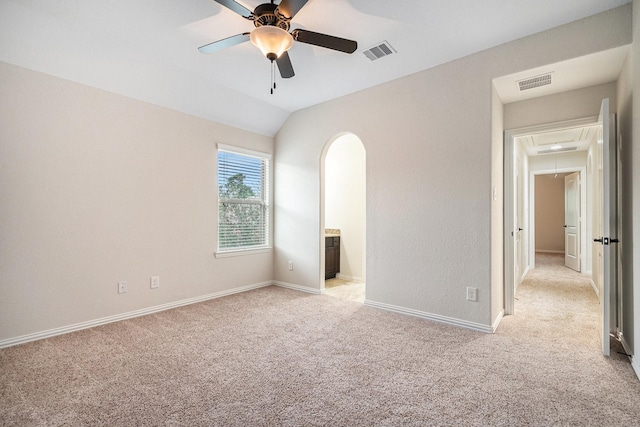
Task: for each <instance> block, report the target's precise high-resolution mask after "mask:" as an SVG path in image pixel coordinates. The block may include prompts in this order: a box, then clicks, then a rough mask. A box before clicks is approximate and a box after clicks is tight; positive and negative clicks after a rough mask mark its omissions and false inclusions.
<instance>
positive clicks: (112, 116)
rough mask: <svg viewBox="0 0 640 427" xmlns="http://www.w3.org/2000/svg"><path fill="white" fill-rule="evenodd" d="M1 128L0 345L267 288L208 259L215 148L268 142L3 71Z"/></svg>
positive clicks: (252, 273) (213, 230) (259, 264)
mask: <svg viewBox="0 0 640 427" xmlns="http://www.w3.org/2000/svg"><path fill="white" fill-rule="evenodd" d="M0 121H1V123H0V254H1V255H0V287H1V295H0V300H1V301H2V308H1V309H0V342H2V340H6V339H10V338H16V337H20V336H25V335H29V334H33V333H39V332H42V331H46V330H50V329H55V328H61V327H67V326H69V325H75V324H79V323H83V322H89V321H95V320H96V319H101V318H108V317H110V316H116V315H120V314H123V313H129V312H132V311H136V310H141V309H146V308H149V307H155V306H158V305H163V304H170V303H174V302H176V301H182V300H185V299H190V298H196V297H201V296H206V295H210V294H215V293H221V292H226V291H229V290H232V289H236V288H238V287H242V286H246V285H255V284H260V283H263V282H269V281H270V280H271V279H272V277H273V272H272V254H271V253H265V254H260V255H253V256H245V257H235V258H225V259H215V258H214V255H213V254H214V251H215V250H216V244H217V238H216V236H217V189H216V186H217V184H216V176H217V171H216V143H217V142H220V143H225V144H229V145H236V146H242V147H246V148H250V149H254V150H258V151H263V152H272V151H273V148H272V144H273V142H272V139H271V138H268V137H264V136H259V135H257V134H253V133H250V132H245V131H240V130H238V129H234V128H231V127H228V126H223V125H218V124H215V123H212V122H210V121H206V120H203V119H198V118H195V117H192V116H188V115H185V114H181V113H177V112H174V111H170V110H167V109H165V108H161V107H157V106H153V105H150V104H146V103H144V102H139V101H134V100H132V99H129V98H125V97H122V96H119V95H114V94H112V93H108V92H105V91H101V90H97V89H93V88H90V87H88V86H83V85H81V84H77V83H72V82H69V81H66V80H62V79H59V78H55V77H51V76H48V75H44V74H41V73H38V72H34V71H29V70H26V69H23V68H19V67H16V66H12V65H8V64H5V63H0ZM247 266H250V267H249V268H248V267H247ZM155 275H158V276H160V288H159V289H154V290H151V289H150V287H149V280H150V276H155ZM120 280H126V281H128V286H129V291H128V293H126V294H123V295H118V293H117V291H116V288H117V282H118V281H120Z"/></svg>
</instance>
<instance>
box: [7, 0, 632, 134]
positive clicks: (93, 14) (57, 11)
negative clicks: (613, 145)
mask: <svg viewBox="0 0 640 427" xmlns="http://www.w3.org/2000/svg"><path fill="white" fill-rule="evenodd" d="M237 1H238V2H239V3H241V4H243V5H244V6H246V7H247V8H248V9H251V10H253V9H254V8H255V6H257V5H258V4H260V3H261V2H262V1H260V0H237ZM629 1H630V0H536V1H531V0H483V1H477V0H447V1H423V0H397V1H395V2H390V1H388V0H309V2H308V3H307V5H306V6H305V7H304V8H303V9H302V10H301V11H300V12H299V13H298V14H297V15H296V16H295V19H294V20H293V24H292V29H295V28H304V29H309V30H312V31H317V32H321V33H326V34H331V35H336V36H339V37H343V38H348V39H353V40H357V41H358V44H359V47H358V50H357V51H356V52H355V53H354V54H353V55H347V54H344V53H340V52H334V51H330V50H327V49H323V48H319V47H314V46H311V45H306V44H302V43H296V44H294V46H293V48H292V49H291V50H290V52H289V53H290V57H291V61H292V63H293V67H294V70H295V72H296V76H295V77H294V78H292V79H288V80H279V81H278V89H277V90H276V92H275V94H273V95H270V94H269V82H270V65H269V61H268V60H266V59H265V58H264V57H262V56H261V54H260V52H259V51H258V50H257V48H255V47H254V46H253V45H251V44H250V43H244V44H242V45H238V46H235V47H232V48H229V49H226V50H224V51H221V52H217V53H215V54H210V55H204V54H201V53H199V52H198V50H197V48H198V47H199V46H201V45H203V44H206V43H209V42H211V41H214V40H218V39H221V38H225V37H229V36H232V35H235V34H238V33H242V32H247V31H251V29H252V28H253V26H252V23H251V22H250V21H247V20H245V19H243V18H242V17H240V16H239V15H237V14H235V13H233V12H232V11H230V10H228V9H226V8H224V7H222V6H220V5H219V4H217V3H215V2H214V1H213V0H189V1H185V0H109V1H104V0H55V1H52V0H0V60H1V61H5V62H8V63H12V64H16V65H20V66H23V67H26V68H30V69H34V70H37V71H42V72H45V73H48V74H52V75H55V76H59V77H63V78H66V79H70V80H74V81H78V82H81V83H84V84H87V85H91V86H94V87H98V88H101V89H105V90H109V91H112V92H115V93H119V94H123V95H126V96H130V97H133V98H136V99H140V100H143V101H147V102H151V103H154V104H157V105H162V106H165V107H168V108H172V109H175V110H178V111H183V112H186V113H189V114H193V115H196V116H199V117H204V118H207V119H211V120H215V121H218V122H221V123H226V124H229V125H232V126H236V127H239V128H243V129H247V130H250V131H254V132H258V133H261V134H266V135H274V134H275V133H276V132H277V131H278V129H279V128H280V127H281V126H282V124H283V123H284V121H285V120H286V118H287V117H288V115H289V114H290V113H291V112H293V111H296V110H298V109H301V108H305V107H308V106H311V105H314V104H318V103H321V102H324V101H327V100H330V99H333V98H337V97H340V96H343V95H346V94H348V93H352V92H355V91H358V90H362V89H365V88H368V87H371V86H374V85H378V84H380V83H383V82H386V81H390V80H394V79H397V78H399V77H402V76H405V75H408V74H411V73H414V72H417V71H420V70H424V69H427V68H430V67H433V66H436V65H438V64H442V63H444V62H448V61H451V60H454V59H457V58H460V57H463V56H466V55H469V54H472V53H474V52H478V51H480V50H484V49H487V48H490V47H493V46H497V45H499V44H502V43H505V42H508V41H511V40H514V39H517V38H520V37H524V36H527V35H530V34H533V33H537V32H540V31H544V30H547V29H549V28H552V27H555V26H558V25H562V24H565V23H568V22H571V21H574V20H576V19H580V18H583V17H586V16H589V15H593V14H596V13H599V12H602V11H605V10H608V9H611V8H614V7H618V6H621V5H623V4H625V3H629ZM383 40H386V41H388V42H389V43H390V44H391V45H392V46H393V48H395V50H396V51H397V54H394V55H392V56H389V57H386V58H382V59H379V60H377V61H373V62H372V61H370V60H369V59H367V58H366V57H365V56H364V55H363V54H362V51H363V50H365V49H367V48H369V47H371V46H373V45H376V44H378V43H379V42H382V41H383ZM616 58H618V59H617V61H618V62H619V57H616ZM621 65H622V64H621V63H620V64H619V66H621ZM619 70H620V68H619V67H618V72H619ZM607 72H608V73H609V74H606V73H607ZM554 73H555V75H560V74H561V70H560V69H559V68H556V69H555V70H554ZM611 73H612V71H611V70H609V71H602V72H598V73H597V76H595V77H590V75H589V72H587V71H583V73H582V81H581V82H580V83H579V84H580V85H582V86H586V85H590V84H597V83H602V81H600V80H602V79H603V78H605V77H603V75H608V76H610V75H611ZM511 78H513V77H511ZM606 78H610V77H606ZM612 80H615V78H611V79H610V80H608V81H612ZM506 84H507V85H508V84H509V83H506ZM501 95H502V93H501ZM504 96H505V97H508V98H507V99H511V98H509V97H510V96H511V95H508V94H507V92H505V95H504Z"/></svg>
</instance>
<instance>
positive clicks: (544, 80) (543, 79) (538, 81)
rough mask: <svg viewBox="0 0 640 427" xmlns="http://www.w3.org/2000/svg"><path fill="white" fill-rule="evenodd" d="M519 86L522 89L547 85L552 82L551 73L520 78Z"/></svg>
mask: <svg viewBox="0 0 640 427" xmlns="http://www.w3.org/2000/svg"><path fill="white" fill-rule="evenodd" d="M517 83H518V87H519V88H520V91H523V90H528V89H533V88H536V87H540V86H546V85H550V84H551V73H548V74H543V75H541V76H536V77H531V78H528V79H524V80H519V81H518V82H517Z"/></svg>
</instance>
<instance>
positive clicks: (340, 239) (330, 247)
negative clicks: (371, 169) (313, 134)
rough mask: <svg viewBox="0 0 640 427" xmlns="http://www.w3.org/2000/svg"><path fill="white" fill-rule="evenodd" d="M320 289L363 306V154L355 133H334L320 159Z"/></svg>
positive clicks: (364, 220) (364, 162)
mask: <svg viewBox="0 0 640 427" xmlns="http://www.w3.org/2000/svg"><path fill="white" fill-rule="evenodd" d="M321 171H322V173H321V192H320V193H321V203H320V211H321V215H320V216H321V221H320V224H321V230H320V254H321V263H320V265H321V286H320V288H321V289H322V292H323V293H325V294H327V295H329V296H333V297H338V298H344V299H350V300H354V301H359V302H364V300H365V280H366V279H365V278H366V273H365V269H366V244H365V239H366V151H365V148H364V145H363V144H362V141H361V140H360V139H359V138H358V137H357V136H356V135H354V134H351V133H345V134H341V135H338V136H337V137H335V138H334V139H333V140H331V141H329V142H328V143H327V145H326V146H325V149H324V150H323V153H322V159H321Z"/></svg>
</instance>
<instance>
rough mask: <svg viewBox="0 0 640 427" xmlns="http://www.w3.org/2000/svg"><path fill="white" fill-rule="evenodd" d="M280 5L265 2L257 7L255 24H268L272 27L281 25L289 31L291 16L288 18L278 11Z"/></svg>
mask: <svg viewBox="0 0 640 427" xmlns="http://www.w3.org/2000/svg"><path fill="white" fill-rule="evenodd" d="M277 9H278V5H275V4H273V3H264V4H261V5H259V6H258V7H256V9H255V10H254V11H253V16H254V17H253V25H255V26H256V27H262V26H263V25H268V26H272V27H280V28H282V29H283V30H285V31H289V21H290V20H291V19H290V18H286V17H285V16H283V15H282V14H280V13H278V12H277Z"/></svg>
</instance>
